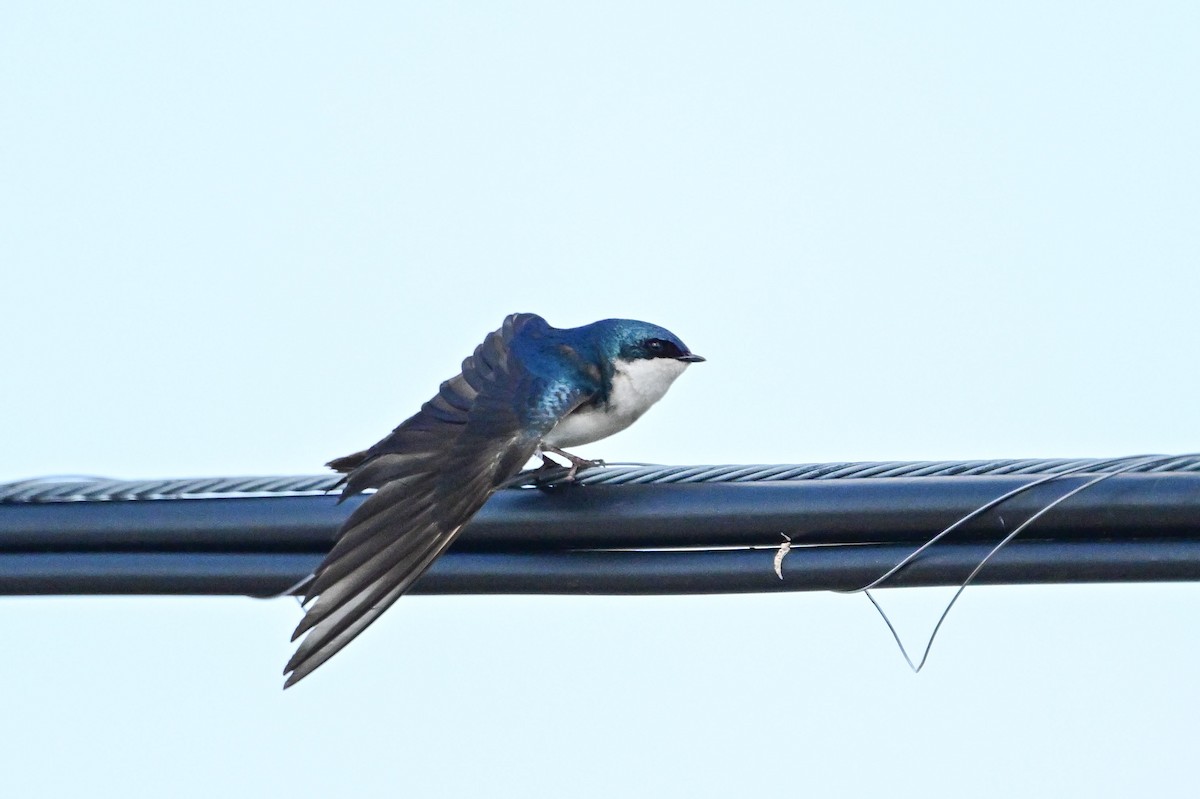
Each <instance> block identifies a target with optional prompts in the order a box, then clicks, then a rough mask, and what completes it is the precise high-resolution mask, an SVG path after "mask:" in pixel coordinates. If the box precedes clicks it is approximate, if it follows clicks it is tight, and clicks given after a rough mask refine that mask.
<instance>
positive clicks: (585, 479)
mask: <svg viewBox="0 0 1200 799" xmlns="http://www.w3.org/2000/svg"><path fill="white" fill-rule="evenodd" d="M1145 457H1146V456H1144V455H1139V456H1131V457H1130V458H1127V459H1125V458H1051V459H1029V458H1027V459H1014V460H971V461H884V462H878V463H873V462H864V463H855V462H835V463H800V464H757V465H755V464H749V465H747V464H726V465H707V466H661V465H649V464H629V465H626V464H613V465H609V466H604V467H598V468H592V469H587V470H585V471H582V472H580V473H579V474H578V475H577V476H576V482H577V483H580V484H582V485H651V484H668V483H750V482H759V481H796V480H856V479H866V478H900V477H908V478H913V477H953V476H959V475H962V476H981V475H1052V474H1061V473H1065V472H1072V473H1075V474H1083V475H1087V474H1092V473H1101V472H1103V471H1108V470H1110V469H1112V468H1113V466H1114V465H1120V464H1121V463H1122V462H1130V461H1134V460H1137V459H1141V458H1145ZM1162 457H1163V460H1162V461H1154V462H1148V463H1146V464H1143V465H1139V466H1134V467H1132V468H1130V469H1129V470H1128V471H1129V472H1132V473H1138V472H1142V473H1158V472H1200V456H1197V455H1181V456H1178V457H1173V456H1162ZM1091 469H1095V470H1096V471H1095V472H1092V471H1090V470H1091ZM564 473H565V470H564ZM536 474H537V470H531V471H529V472H525V473H523V474H522V475H521V476H520V478H519V479H516V480H514V481H513V483H514V485H515V486H522V485H524V486H529V485H533V484H535V483H536V482H537V480H536V478H535V475H536ZM340 479H341V477H340V475H336V474H330V475H285V476H267V477H205V478H178V479H158V480H115V479H111V478H104V477H88V476H74V475H72V476H66V477H41V478H33V479H29V480H18V481H14V482H9V483H0V503H51V502H111V501H131V500H169V499H196V498H211V497H251V496H260V497H261V496H311V495H314V494H324V493H327V492H329V491H332V490H333V489H334V488H335V487H336V485H337V483H338V481H339V480H340Z"/></svg>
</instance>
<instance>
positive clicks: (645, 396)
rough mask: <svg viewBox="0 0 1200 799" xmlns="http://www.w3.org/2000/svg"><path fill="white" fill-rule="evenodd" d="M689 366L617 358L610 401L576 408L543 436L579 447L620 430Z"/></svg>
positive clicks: (555, 443)
mask: <svg viewBox="0 0 1200 799" xmlns="http://www.w3.org/2000/svg"><path fill="white" fill-rule="evenodd" d="M687 367H688V364H687V363H685V362H684V361H677V360H675V359H673V358H652V359H649V360H645V359H641V360H636V361H617V362H616V364H615V367H614V370H613V381H612V390H611V391H610V392H609V395H608V405H607V406H605V407H593V406H587V407H584V408H581V409H579V410H577V411H575V412H574V413H572V414H571V415H570V416H567V417H566V418H564V419H563V420H562V421H561V422H559V423H558V424H557V425H555V427H554V429H553V430H551V431H550V432H549V433H548V434H547V435H546V436H545V438H543V439H542V440H543V441H545V442H546V443H547V444H549V445H550V446H552V447H577V446H579V445H580V444H590V443H592V442H593V441H599V440H600V439H602V438H607V437H608V436H611V435H612V434H613V433H619V432H620V431H622V430H624V429H625V428H626V427H629V425H631V424H633V423H634V422H636V421H637V420H638V418H639V417H640V416H641V415H642V414H643V413H645V412H646V411H647V410H649V409H650V406H651V405H653V404H654V403H656V402H658V401H659V400H660V399H662V398H663V395H664V394H666V393H667V389H668V388H670V387H671V384H672V383H673V382H675V378H677V377H679V376H680V375H681V374H683V370H684V369H686V368H687Z"/></svg>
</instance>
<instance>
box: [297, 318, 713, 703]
mask: <svg viewBox="0 0 1200 799" xmlns="http://www.w3.org/2000/svg"><path fill="white" fill-rule="evenodd" d="M703 360H704V359H703V358H701V357H700V356H699V355H696V354H694V353H693V352H691V350H689V349H688V348H687V347H686V346H685V345H684V343H683V342H682V341H680V340H679V338H678V337H676V336H675V334H673V333H671V332H670V331H669V330H666V329H664V328H661V327H658V326H657V325H652V324H649V323H647V322H637V321H634V320H630V319H604V320H601V321H599V322H593V323H592V324H590V325H584V326H583V327H574V328H565V329H559V328H555V327H551V326H550V325H549V324H547V323H546V320H544V319H542V318H541V317H540V316H537V315H535V314H512V315H511V316H509V317H508V318H506V319H505V320H504V324H503V325H502V326H501V327H500V329H499V330H497V331H495V332H494V333H491V334H489V335H488V337H487V338H485V339H484V341H483V343H482V344H480V345H479V346H478V347H477V348H476V349H475V353H474V354H473V355H471V356H470V357H469V358H467V359H466V360H465V361H463V364H462V373H461V374H459V375H456V376H455V377H452V378H450V379H449V380H447V381H446V382H444V383H442V386H441V389H440V390H439V391H438V394H437V396H435V397H434V398H433V399H431V400H429V402H426V403H425V404H424V405H423V406H421V410H420V411H419V412H418V413H417V414H416V415H415V416H413V417H412V418H410V419H408V420H407V421H405V422H404V423H402V424H401V425H400V426H399V427H397V428H396V429H395V430H393V431H392V433H391V434H390V435H389V436H387V437H386V438H384V439H383V440H382V441H380V442H379V443H378V444H376V445H375V446H373V447H371V448H370V449H366V450H363V451H362V452H356V453H354V454H353V455H347V456H346V457H343V458H337V459H336V460H333V461H330V463H329V464H328V465H329V466H331V467H332V468H334V469H336V470H337V471H339V472H343V473H346V475H347V476H346V478H345V479H344V482H345V489H344V490H343V492H342V499H345V498H346V497H349V496H352V495H354V494H357V493H359V492H360V491H363V490H365V489H368V488H375V489H378V490H377V491H376V492H375V493H374V494H373V495H372V496H370V497H369V498H368V499H367V500H366V501H365V502H363V504H362V505H360V506H359V507H358V508H357V509H356V510H355V511H354V513H352V514H351V515H350V517H349V518H348V519H347V520H346V522H345V523H344V524H343V525H342V527H341V529H340V530H339V531H338V536H337V541H336V543H335V544H334V546H333V549H332V550H331V551H330V553H329V555H328V556H327V557H326V558H325V560H324V562H322V563H321V565H320V566H319V567H318V568H317V570H316V572H315V573H314V575H313V578H312V580H311V582H310V583H309V584H308V589H307V593H306V596H305V599H304V604H305V605H306V606H307V611H306V613H305V615H304V618H303V619H301V621H300V624H299V625H298V626H297V627H296V632H295V633H294V634H293V635H292V640H293V641H294V640H296V639H297V638H299V637H300V636H302V635H303V636H304V640H303V641H301V643H300V646H299V647H298V648H297V650H296V653H295V654H294V655H293V656H292V659H291V660H289V661H288V664H287V667H286V668H285V669H284V674H287V675H288V678H287V682H286V683H285V684H284V687H285V688H286V687H288V686H291V685H294V684H295V683H296V682H297V681H298V680H301V679H303V678H304V677H305V676H306V675H308V674H310V673H311V672H312V671H313V669H315V668H317V667H318V666H320V665H321V664H322V663H324V662H325V661H326V660H328V659H329V658H331V657H333V655H334V654H336V653H337V652H338V651H340V650H341V649H342V647H344V646H346V644H348V643H350V641H351V640H353V639H354V637H355V636H357V635H358V634H359V633H361V632H362V631H363V630H364V629H365V628H366V627H367V626H368V625H369V624H370V623H371V622H373V621H374V620H375V619H376V618H378V617H379V615H380V614H381V613H383V611H385V610H386V609H387V608H388V607H390V606H391V604H392V603H393V602H395V601H396V600H397V599H399V598H400V595H401V594H403V593H404V592H405V591H406V590H407V589H408V588H409V587H410V586H411V585H412V584H413V583H414V582H415V581H416V580H417V578H418V577H420V576H421V574H422V573H423V572H424V571H425V570H426V569H427V568H429V565H430V564H431V563H433V561H434V560H435V559H436V558H437V556H438V555H440V554H442V552H444V551H445V550H446V548H447V547H448V546H449V545H450V543H451V542H452V541H453V540H454V538H455V536H457V535H458V532H459V530H461V529H462V527H463V525H464V524H466V523H467V522H468V521H469V520H470V519H471V517H472V516H474V515H475V513H476V512H477V511H478V510H479V509H480V508H481V507H482V506H483V504H484V502H486V501H487V499H488V497H490V496H491V495H492V494H493V493H494V492H495V491H496V490H497V489H498V488H499V487H501V486H502V485H503V484H504V483H505V482H506V481H508V480H509V479H510V478H512V477H513V476H514V475H515V474H517V472H519V471H520V470H521V468H522V466H524V465H525V463H526V462H528V461H529V460H530V459H531V458H532V457H533V456H535V455H539V456H541V458H542V461H543V464H546V463H549V462H550V460H549V459H548V458H547V457H546V455H545V453H553V454H556V455H560V456H562V457H564V458H566V459H567V460H568V461H569V463H570V467H571V468H570V470H569V475H570V476H573V475H574V473H575V470H576V469H579V468H582V467H586V466H591V465H594V464H593V463H592V462H591V461H586V460H583V459H582V458H578V457H576V456H574V455H572V454H570V453H567V452H564V451H563V450H562V449H561V448H562V447H573V446H578V445H580V444H588V443H591V442H593V441H598V440H600V439H602V438H605V437H607V436H610V435H612V434H613V433H616V432H619V431H621V430H624V429H625V428H626V427H628V426H629V425H631V424H633V423H634V422H635V421H637V420H638V418H639V417H641V415H642V414H643V413H645V412H646V411H647V410H648V409H649V408H650V406H651V405H653V404H654V403H656V402H658V400H660V399H661V398H662V396H663V395H664V394H665V393H666V391H667V389H668V388H669V387H670V385H671V383H672V382H674V380H675V378H677V377H679V375H681V374H682V373H683V371H684V369H686V368H687V367H688V365H689V364H692V363H696V362H697V361H703Z"/></svg>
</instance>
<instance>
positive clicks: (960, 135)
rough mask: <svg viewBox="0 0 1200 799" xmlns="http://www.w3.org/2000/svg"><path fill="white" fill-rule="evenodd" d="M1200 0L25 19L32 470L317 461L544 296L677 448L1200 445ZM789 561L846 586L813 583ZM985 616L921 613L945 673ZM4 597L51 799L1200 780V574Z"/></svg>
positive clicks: (11, 266)
mask: <svg viewBox="0 0 1200 799" xmlns="http://www.w3.org/2000/svg"><path fill="white" fill-rule="evenodd" d="M1197 41H1200V6H1197V5H1196V4H1194V3H1175V4H1171V3H1159V4H1154V5H1152V6H1147V5H1145V4H1134V3H1129V4H1108V5H1106V6H1104V7H1103V8H1099V7H1095V4H1066V3H1063V4H1047V3H1042V2H1039V3H1004V4H991V5H989V6H986V7H984V6H981V4H964V5H962V6H961V7H959V8H950V7H948V4H944V3H906V4H887V5H884V4H877V5H872V4H856V5H852V4H837V3H807V4H802V3H729V4H699V5H698V4H695V3H656V4H644V3H604V4H598V3H592V4H562V3H490V4H466V3H441V4H432V3H431V4H423V5H417V4H399V3H343V4H337V5H336V6H334V5H328V6H323V5H315V4H309V3H261V4H255V5H253V6H252V7H247V6H246V5H245V4H240V3H226V4H217V3H205V4H158V3H126V4H82V3H59V4H55V3H42V2H39V3H23V2H8V3H6V4H4V7H3V8H2V9H0V268H2V270H3V290H2V291H0V340H3V341H4V342H5V343H6V345H7V346H6V347H5V368H4V374H5V378H4V383H3V386H2V388H3V390H2V391H0V418H3V419H4V420H5V423H4V424H3V425H0V479H11V478H18V477H26V476H32V475H42V474H62V473H88V474H103V475H111V476H116V477H158V476H174V475H215V474H275V473H311V472H314V471H317V470H319V469H320V467H321V464H322V463H324V462H325V461H326V460H328V459H329V458H330V457H332V456H336V455H341V454H345V453H346V452H349V451H352V450H354V449H357V448H360V447H362V446H364V445H366V444H370V443H372V442H373V441H375V440H376V439H377V438H378V437H379V436H381V435H382V434H383V433H385V432H387V431H388V430H390V429H391V427H392V426H394V425H395V424H396V423H397V422H398V421H400V420H401V419H402V418H404V417H405V416H407V415H408V414H410V413H411V412H412V411H414V410H415V409H416V407H417V406H418V405H419V404H420V402H422V401H423V400H424V399H426V398H427V397H428V396H429V395H431V394H432V392H433V391H434V390H435V389H436V386H437V383H438V381H439V380H441V379H443V378H445V377H448V376H449V375H450V374H452V373H453V372H454V371H455V370H456V368H457V364H458V362H459V361H460V360H461V358H462V357H463V356H464V355H466V354H467V353H469V352H470V350H471V349H472V348H473V347H474V346H475V344H476V343H478V341H479V340H480V339H481V338H482V336H483V335H484V334H485V333H486V332H487V331H489V330H491V329H494V328H495V327H496V326H497V324H498V323H499V321H500V320H501V319H502V318H503V316H504V315H505V314H507V313H509V312H512V311H526V310H528V311H535V312H538V313H541V314H543V315H544V316H546V317H547V318H548V319H549V320H550V321H551V322H552V323H554V324H558V325H562V326H566V325H576V324H582V323H585V322H589V321H592V320H594V319H598V318H602V317H609V316H629V317H635V318H645V319H648V320H651V321H654V322H657V323H660V324H663V325H666V326H668V327H670V328H671V329H672V330H674V331H675V332H676V333H678V334H679V335H680V336H681V337H682V338H683V339H684V340H685V341H686V342H687V343H688V344H689V345H690V346H691V347H692V348H693V349H695V350H696V351H697V352H700V353H702V354H704V355H706V356H708V358H709V362H708V363H706V364H704V365H702V366H700V367H697V368H695V369H691V370H689V372H688V374H687V375H685V376H684V377H683V378H682V379H681V380H680V382H679V383H678V384H677V385H676V387H675V388H674V389H673V390H672V392H671V394H670V395H669V396H668V397H667V398H666V400H664V402H663V403H662V404H661V406H660V407H658V408H656V409H655V410H654V411H652V412H651V413H650V414H649V415H648V416H647V417H646V418H645V419H644V420H643V421H642V422H640V423H639V424H638V425H636V426H635V427H634V428H633V429H631V430H630V431H628V432H626V433H623V434H621V435H620V436H618V437H616V438H613V439H611V440H609V441H606V442H603V443H601V444H597V445H593V446H592V447H590V448H587V449H585V450H584V451H585V452H586V453H590V454H593V455H598V456H602V457H605V458H607V459H609V460H638V461H654V462H663V463H723V462H801V461H822V460H857V459H864V460H865V459H925V458H975V457H992V456H996V457H1001V456H1028V457H1039V456H1083V455H1118V454H1133V453H1140V452H1154V451H1162V452H1190V451H1196V450H1200V418H1198V414H1197V412H1196V397H1197V396H1200V380H1198V379H1197V370H1196V366H1195V363H1196V358H1195V351H1196V342H1197V334H1196V329H1197V326H1196V302H1197V297H1200V275H1198V274H1197V263H1198V262H1200V259H1198V256H1200V224H1198V220H1200V188H1198V187H1200V148H1197V146H1196V142H1198V141H1200V104H1198V103H1197V100H1196V86H1197V79H1198V77H1200V48H1198V47H1197V46H1196V43H1197ZM792 557H793V558H794V559H791V560H789V564H788V565H789V567H790V568H801V562H800V560H799V559H798V558H796V557H795V555H793V556H792ZM947 597H948V593H945V592H939V593H936V594H934V593H931V592H918V593H911V592H909V593H902V594H896V593H894V592H889V593H888V594H886V595H885V602H887V603H888V604H889V607H893V608H895V609H896V612H897V615H898V616H900V617H901V620H902V622H903V623H904V628H905V630H906V631H907V632H908V633H909V635H910V636H912V637H914V639H915V638H916V637H918V636H919V635H920V634H921V633H922V632H923V631H925V630H927V629H928V628H929V627H930V626H931V625H932V623H933V621H934V620H935V619H936V615H937V611H938V608H939V603H941V602H944V601H945V599H946V598H947ZM298 616H299V610H298V609H297V608H296V606H295V604H294V603H292V602H290V601H286V600H280V601H273V602H258V601H252V600H249V599H179V598H174V599H165V598H141V599H111V598H91V599H28V600H24V599H13V600H3V601H0V631H2V634H3V638H2V640H3V642H4V652H5V655H4V657H3V658H0V686H3V689H2V690H0V718H2V719H3V720H4V724H3V725H2V728H3V729H2V731H0V773H3V775H4V779H3V782H4V784H5V785H6V793H7V794H11V795H13V796H78V795H88V796H98V797H107V796H114V797H116V796H129V795H145V796H166V795H170V796H182V797H193V796H194V797H211V796H214V795H220V796H231V797H234V796H236V797H240V796H247V797H270V796H281V797H282V796H287V797H296V796H455V795H457V796H467V795H475V796H500V797H510V796H511V797H528V796H547V797H559V796H589V797H590V796H594V797H611V796H629V797H659V796H664V795H667V796H669V795H687V796H730V795H768V794H769V795H777V794H780V793H782V794H785V795H793V794H795V795H818V794H827V793H834V794H836V795H861V794H865V793H867V792H868V791H869V792H871V793H873V794H886V795H889V796H923V797H924V796H930V795H945V796H957V795H962V794H964V793H970V794H972V795H975V796H997V797H999V796H1011V795H1014V794H1020V795H1026V796H1058V795H1063V794H1065V793H1070V794H1073V795H1090V796H1116V795H1128V794H1131V793H1134V792H1137V793H1154V794H1156V795H1162V796H1171V795H1188V793H1189V792H1190V791H1189V789H1190V788H1191V786H1192V784H1193V782H1194V780H1193V775H1192V770H1191V762H1192V759H1193V751H1192V750H1193V748H1194V747H1193V743H1194V741H1195V732H1194V730H1195V715H1196V708H1197V705H1198V700H1200V691H1198V690H1197V687H1196V686H1197V683H1196V680H1195V663H1196V661H1197V657H1198V655H1200V649H1198V648H1197V645H1196V644H1197V633H1196V620H1197V618H1198V617H1200V591H1198V590H1197V588H1196V587H1194V586H1158V587H1149V586H1137V587H1133V586H1109V587H1094V588H1084V587H1069V588H1060V587H1048V588H1020V589H1004V588H990V589H989V588H976V589H971V590H970V591H969V592H968V593H967V594H966V596H965V598H964V599H963V601H962V602H960V604H959V606H958V607H956V609H955V611H954V614H953V615H952V616H951V619H950V621H949V622H948V623H947V625H946V627H945V629H944V631H943V634H942V637H941V638H940V639H939V642H938V646H937V648H936V649H935V651H934V654H933V658H932V660H931V662H930V665H929V667H928V668H927V670H926V671H925V672H924V673H922V674H921V675H919V676H913V675H912V674H911V673H909V672H908V670H907V668H906V667H905V666H904V664H903V661H902V660H901V659H900V657H899V655H898V653H896V651H895V649H894V646H893V644H892V642H891V640H890V637H889V636H888V634H887V631H886V629H885V628H884V626H883V625H882V623H881V622H880V621H879V620H878V619H877V618H876V617H875V616H874V612H873V611H872V609H871V608H870V606H869V604H868V603H867V601H866V600H865V599H864V598H862V597H845V596H832V595H802V594H797V595H792V596H770V597H698V598H619V599H616V598H554V597H541V598H538V597H522V598H495V597H454V598H439V597H413V598H408V599H405V600H403V601H402V602H400V603H399V604H398V605H397V606H396V607H395V608H394V609H393V610H391V611H390V612H389V613H388V614H387V615H386V616H385V617H384V618H383V619H382V620H381V621H380V622H379V623H378V624H377V625H375V626H374V627H373V628H372V629H371V630H370V631H369V632H368V633H367V634H365V635H364V636H363V637H362V638H361V639H360V640H359V641H356V642H355V644H354V645H353V646H351V647H350V648H348V649H347V650H346V651H345V652H344V653H343V654H341V655H339V656H338V658H337V659H335V660H334V661H332V662H331V663H330V664H329V665H327V666H326V667H324V668H322V669H321V670H320V671H319V672H318V673H317V674H316V675H314V676H313V677H312V678H310V679H309V680H307V681H306V682H305V683H303V684H301V685H300V686H299V687H298V688H297V689H295V690H291V691H288V692H287V693H286V694H285V693H283V692H281V691H280V690H279V685H280V682H281V678H280V674H279V672H280V670H281V668H282V666H283V663H284V662H285V661H286V659H287V656H288V654H289V653H290V645H289V644H288V636H289V634H290V632H291V630H292V628H293V626H294V625H295V622H296V620H297V618H298Z"/></svg>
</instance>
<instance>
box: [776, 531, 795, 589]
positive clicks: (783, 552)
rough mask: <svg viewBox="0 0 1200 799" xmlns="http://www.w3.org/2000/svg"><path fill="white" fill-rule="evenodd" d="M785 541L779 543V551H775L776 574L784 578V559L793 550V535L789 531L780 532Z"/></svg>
mask: <svg viewBox="0 0 1200 799" xmlns="http://www.w3.org/2000/svg"><path fill="white" fill-rule="evenodd" d="M780 535H781V536H783V538H784V541H783V543H782V544H780V545H779V551H778V552H776V553H775V574H776V575H778V577H779V579H780V580H782V579H783V559H784V558H786V557H787V553H789V552H791V551H792V537H791V536H790V535H788V534H787V533H780Z"/></svg>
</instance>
